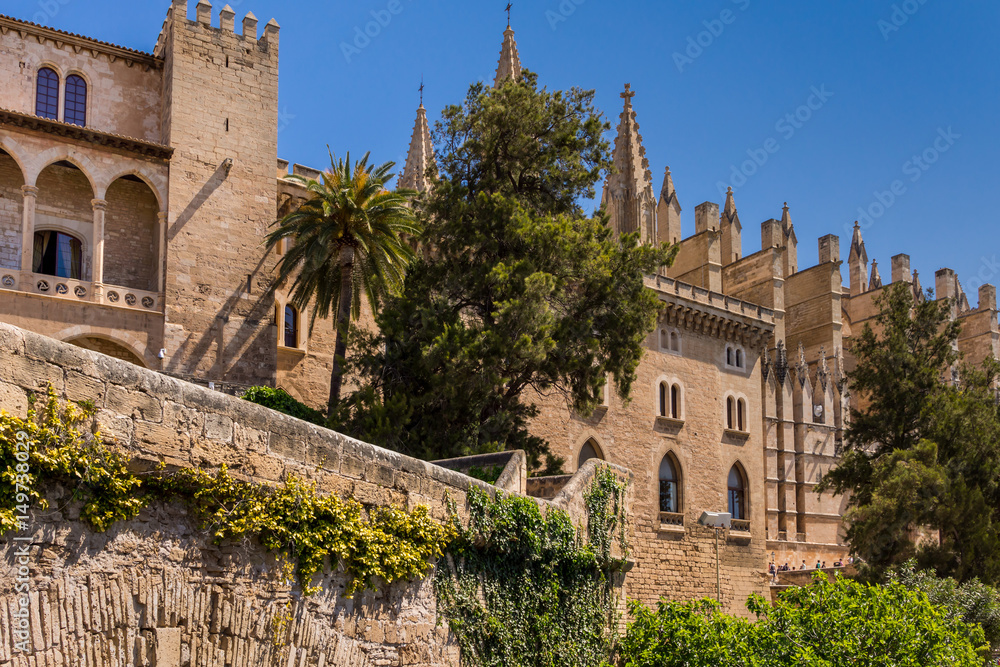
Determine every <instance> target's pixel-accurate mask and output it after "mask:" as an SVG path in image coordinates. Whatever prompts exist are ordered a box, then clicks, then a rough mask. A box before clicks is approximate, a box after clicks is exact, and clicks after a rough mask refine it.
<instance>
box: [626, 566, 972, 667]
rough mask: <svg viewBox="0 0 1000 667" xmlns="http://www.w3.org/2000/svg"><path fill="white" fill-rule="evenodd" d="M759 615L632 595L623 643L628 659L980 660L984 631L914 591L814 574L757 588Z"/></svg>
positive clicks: (787, 665)
mask: <svg viewBox="0 0 1000 667" xmlns="http://www.w3.org/2000/svg"><path fill="white" fill-rule="evenodd" d="M747 607H748V609H749V610H750V611H751V612H752V613H753V614H755V615H756V616H757V621H756V622H751V621H749V620H747V619H742V618H735V617H732V616H727V615H725V614H723V613H721V612H720V611H719V609H718V605H717V604H716V603H715V602H712V601H698V602H689V603H680V602H668V601H665V600H663V601H661V602H660V603H659V605H658V607H657V609H656V610H655V611H654V610H651V609H648V608H647V607H645V606H644V605H642V604H640V603H637V602H631V603H630V611H631V612H632V615H633V617H634V618H635V620H634V622H633V623H631V624H630V625H629V628H628V633H627V635H626V637H625V640H624V641H623V642H622V650H621V657H622V663H623V664H624V665H625V666H626V667H848V666H850V667H917V666H919V667H982V664H983V660H984V658H985V651H986V650H987V645H986V643H985V637H984V634H983V630H982V628H981V627H979V626H978V625H969V624H967V623H965V622H963V621H962V620H961V619H959V618H955V617H954V616H952V615H949V613H948V611H947V610H946V609H944V608H942V607H939V606H936V605H934V604H932V603H931V602H930V601H929V600H928V598H927V596H926V595H925V594H924V593H922V592H920V591H913V590H910V589H908V588H906V587H905V586H903V585H901V584H898V583H892V584H888V585H886V586H877V585H875V586H870V585H866V584H861V583H859V582H857V581H853V580H850V579H845V578H841V577H839V576H838V577H837V578H836V579H834V580H832V581H831V580H830V579H828V578H827V577H826V576H825V575H822V574H818V575H817V576H816V578H815V579H814V580H813V583H812V584H811V585H810V586H806V587H803V588H790V589H788V590H786V591H785V592H783V593H781V595H780V596H779V599H778V602H777V604H776V605H774V606H773V607H772V606H771V605H770V604H769V603H768V602H767V601H766V600H764V599H763V598H762V597H760V596H758V595H754V596H751V597H750V599H749V600H748V602H747Z"/></svg>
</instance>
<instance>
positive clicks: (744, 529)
mask: <svg viewBox="0 0 1000 667" xmlns="http://www.w3.org/2000/svg"><path fill="white" fill-rule="evenodd" d="M729 530H731V531H733V532H735V533H749V532H750V521H749V520H745V519H733V520H732V523H730V525H729Z"/></svg>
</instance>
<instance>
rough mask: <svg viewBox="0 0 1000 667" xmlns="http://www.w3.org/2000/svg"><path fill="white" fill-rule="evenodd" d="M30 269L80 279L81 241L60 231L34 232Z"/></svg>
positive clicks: (81, 266) (81, 264)
mask: <svg viewBox="0 0 1000 667" xmlns="http://www.w3.org/2000/svg"><path fill="white" fill-rule="evenodd" d="M33 259H34V261H33V262H32V271H34V272H35V273H41V274H44V275H46V276H57V277H59V278H69V279H71V280H82V279H83V278H82V273H83V243H82V242H81V241H80V239H78V238H76V237H75V236H70V235H69V234H63V233H62V232H53V231H44V232H35V247H34V258H33Z"/></svg>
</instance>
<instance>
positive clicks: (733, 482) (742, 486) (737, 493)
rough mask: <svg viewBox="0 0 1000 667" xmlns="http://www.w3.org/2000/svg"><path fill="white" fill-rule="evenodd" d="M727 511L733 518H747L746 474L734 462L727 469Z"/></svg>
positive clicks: (741, 519)
mask: <svg viewBox="0 0 1000 667" xmlns="http://www.w3.org/2000/svg"><path fill="white" fill-rule="evenodd" d="M728 486H729V513H730V514H731V515H732V517H733V518H734V519H737V520H740V521H743V520H746V519H748V518H749V516H750V515H749V512H748V510H747V490H746V489H747V482H746V475H745V474H744V472H743V469H742V468H741V466H740V464H739V463H737V464H735V465H734V466H733V467H732V468H730V470H729V481H728Z"/></svg>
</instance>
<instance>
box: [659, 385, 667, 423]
mask: <svg viewBox="0 0 1000 667" xmlns="http://www.w3.org/2000/svg"><path fill="white" fill-rule="evenodd" d="M668 392H669V389H667V383H666V382H661V383H660V392H659V394H660V410H659V412H658V413H657V414H659V415H660V416H661V417H666V416H667V394H668Z"/></svg>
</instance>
